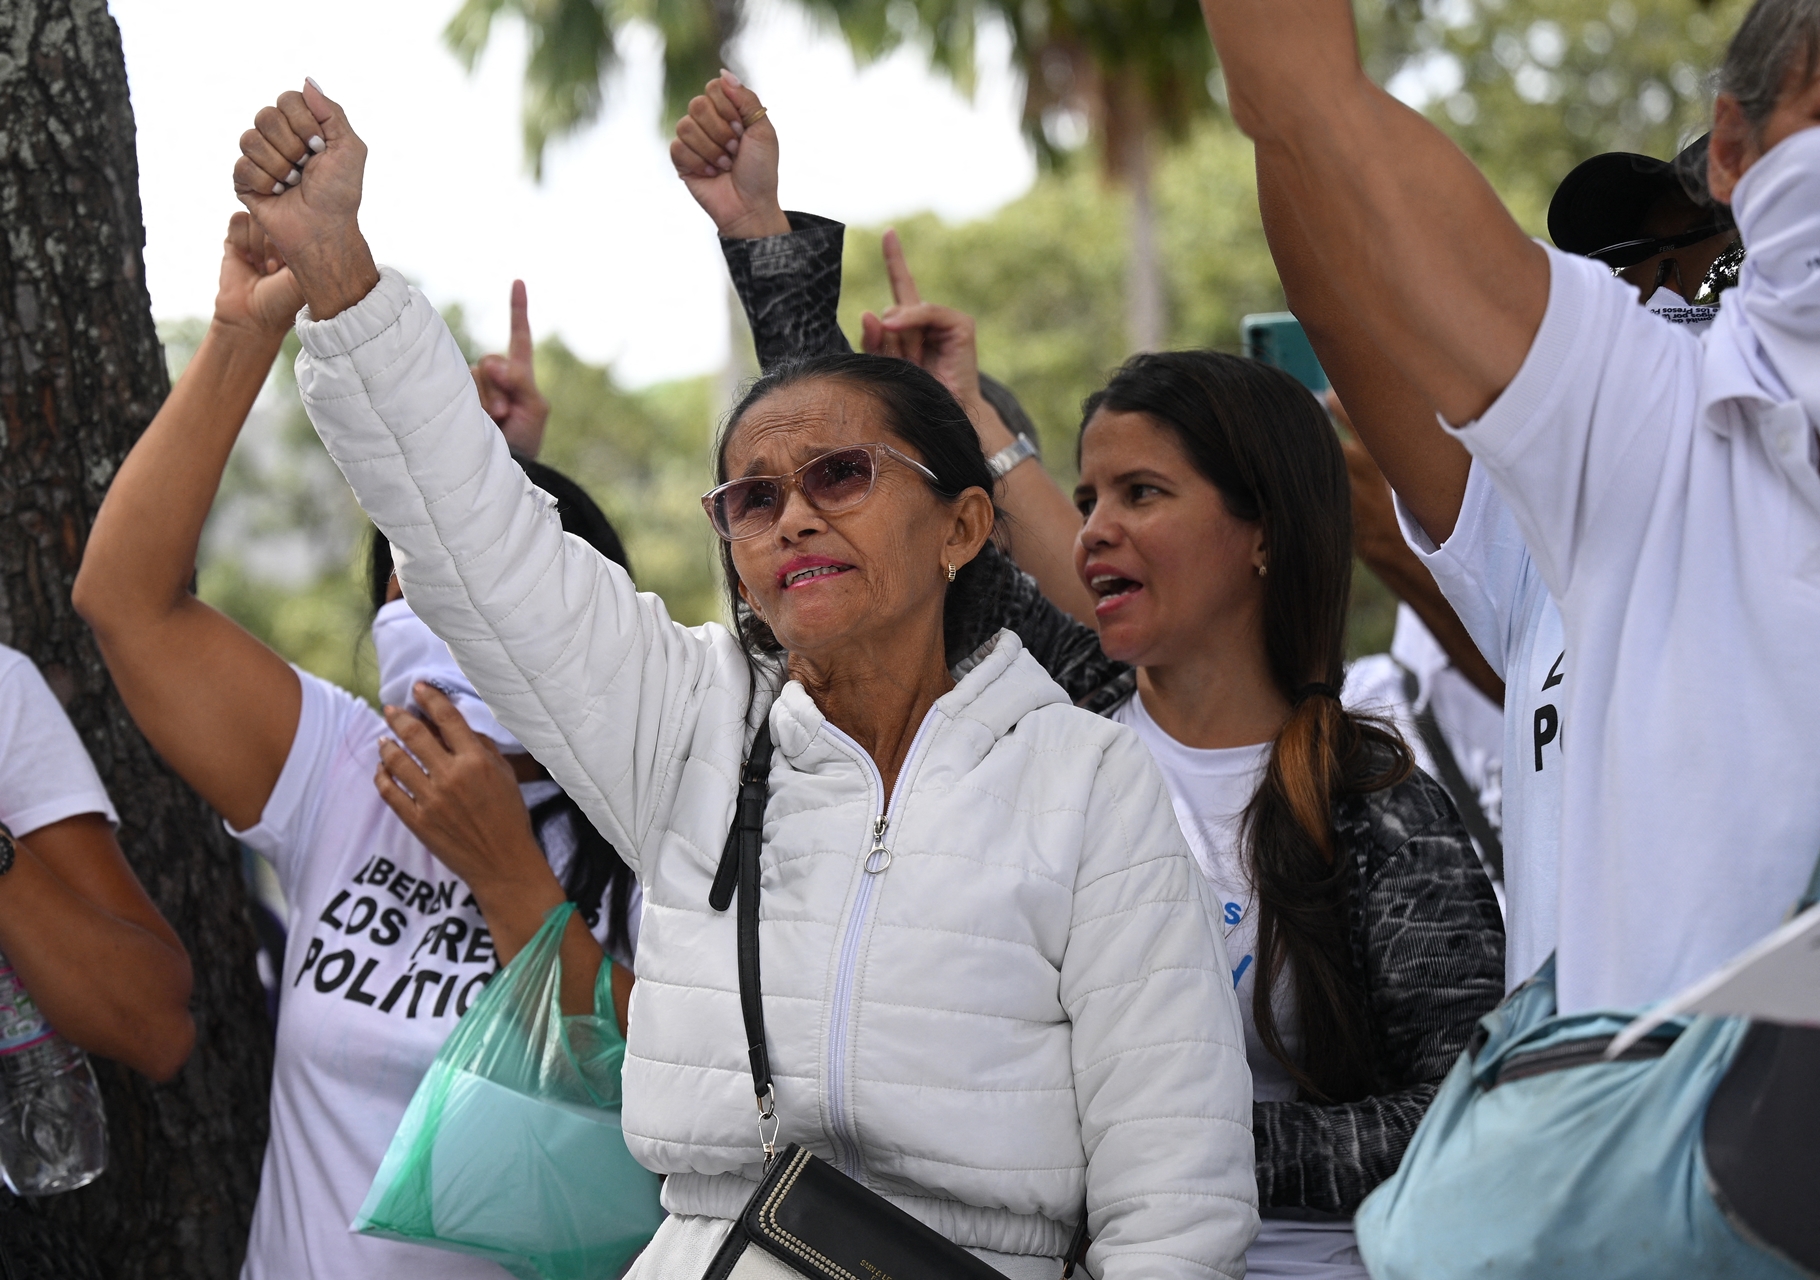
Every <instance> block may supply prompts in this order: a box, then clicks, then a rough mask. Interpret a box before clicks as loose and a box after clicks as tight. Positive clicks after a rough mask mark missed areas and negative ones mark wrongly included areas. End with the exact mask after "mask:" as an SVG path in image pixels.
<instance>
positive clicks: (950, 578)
mask: <svg viewBox="0 0 1820 1280" xmlns="http://www.w3.org/2000/svg"><path fill="white" fill-rule="evenodd" d="M959 572H960V570H959V569H956V568H955V567H954V566H953V565H949V566H948V581H950V582H953V581H954V575H955V574H957V573H959Z"/></svg>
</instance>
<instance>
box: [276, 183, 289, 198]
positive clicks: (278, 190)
mask: <svg viewBox="0 0 1820 1280" xmlns="http://www.w3.org/2000/svg"><path fill="white" fill-rule="evenodd" d="M289 190H290V188H289V187H287V186H285V185H284V183H282V182H274V183H273V184H272V194H273V195H275V196H281V195H283V194H284V193H285V192H287V191H289Z"/></svg>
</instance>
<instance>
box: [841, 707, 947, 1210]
mask: <svg viewBox="0 0 1820 1280" xmlns="http://www.w3.org/2000/svg"><path fill="white" fill-rule="evenodd" d="M934 717H935V709H934V708H933V707H931V708H930V710H929V714H928V715H926V716H924V717H923V722H922V724H921V725H919V726H918V727H917V730H916V737H915V738H913V739H911V742H910V752H909V754H908V755H906V756H905V757H904V764H903V767H902V768H901V769H899V770H898V771H897V790H896V791H895V792H894V793H893V794H892V796H891V800H890V803H889V804H887V805H886V806H885V808H884V809H883V810H882V811H881V812H880V813H879V815H878V816H877V817H876V818H874V819H873V820H872V847H871V848H870V849H869V850H867V851H866V874H865V875H864V876H862V877H861V878H860V883H859V892H858V893H856V894H855V895H854V898H853V910H852V911H851V912H850V913H849V914H848V916H847V925H846V929H845V930H844V931H843V932H842V934H841V944H840V963H839V966H838V967H837V968H836V970H835V975H834V1009H833V1016H832V1017H831V1018H830V1019H829V1022H828V1119H829V1122H830V1125H831V1127H832V1129H833V1135H834V1154H835V1158H836V1160H837V1161H838V1162H839V1165H840V1170H841V1172H842V1173H844V1174H846V1175H847V1176H848V1177H849V1178H852V1179H853V1180H854V1181H855V1182H863V1181H864V1174H865V1161H864V1160H863V1159H862V1158H861V1155H860V1149H859V1141H858V1139H857V1138H855V1137H854V1136H853V1132H852V1122H851V1120H850V1119H849V1114H848V1112H849V1108H848V1098H847V1037H848V1034H849V1031H850V1029H851V1027H852V1023H853V998H854V994H853V982H854V977H855V973H854V971H855V970H856V969H857V968H858V967H859V944H860V939H861V938H862V937H863V936H864V935H865V932H866V919H867V917H868V916H869V915H870V914H871V912H872V899H873V896H874V894H875V892H876V890H877V886H878V881H879V877H880V876H881V875H882V874H883V873H884V871H885V869H886V868H887V867H889V866H890V865H891V850H890V849H888V848H886V847H885V832H886V831H887V830H889V829H890V826H891V817H892V815H893V814H895V813H896V812H897V804H898V801H899V800H901V799H902V798H903V795H904V792H905V791H906V789H907V787H906V785H905V784H906V783H907V781H908V780H909V778H910V773H911V765H912V764H914V763H915V761H916V757H917V752H918V751H920V750H921V749H922V745H923V736H924V734H926V733H927V732H928V730H929V725H930V722H931V721H932V720H933V719H934ZM823 728H825V729H826V730H827V731H828V732H829V733H831V734H833V735H834V736H835V737H836V738H838V739H839V740H841V741H843V742H845V743H846V744H847V745H848V746H849V747H851V748H852V749H853V754H854V755H855V756H857V757H858V758H859V761H860V764H861V765H863V766H864V767H865V769H866V771H867V772H868V773H869V774H870V775H871V777H872V782H873V784H874V785H875V786H876V787H877V788H878V792H877V794H878V795H879V797H880V798H881V799H883V797H884V794H885V778H884V775H883V774H881V773H880V772H879V771H878V765H876V764H875V763H873V760H872V757H871V756H870V755H869V754H867V752H866V749H865V748H864V747H862V746H860V745H859V743H857V742H855V741H854V740H853V739H852V738H850V737H848V736H847V735H846V734H845V733H842V732H841V731H840V730H839V729H837V728H835V726H834V725H832V724H828V723H826V722H823Z"/></svg>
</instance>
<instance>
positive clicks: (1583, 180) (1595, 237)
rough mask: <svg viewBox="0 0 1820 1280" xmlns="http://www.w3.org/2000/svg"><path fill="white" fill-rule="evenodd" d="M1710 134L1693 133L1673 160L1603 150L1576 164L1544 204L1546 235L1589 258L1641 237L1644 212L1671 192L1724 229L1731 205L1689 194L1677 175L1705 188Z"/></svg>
mask: <svg viewBox="0 0 1820 1280" xmlns="http://www.w3.org/2000/svg"><path fill="white" fill-rule="evenodd" d="M1711 136H1712V135H1711V134H1705V135H1703V136H1701V137H1699V138H1696V139H1695V140H1694V141H1693V142H1691V143H1689V144H1688V145H1687V147H1686V148H1685V149H1684V150H1683V151H1682V152H1681V154H1680V155H1678V156H1676V157H1675V158H1674V159H1673V160H1658V159H1656V158H1655V157H1654V156H1640V155H1636V154H1635V153H1633V152H1629V151H1608V152H1606V153H1605V154H1604V155H1599V156H1594V157H1593V158H1592V159H1590V160H1587V161H1585V162H1584V163H1582V164H1580V165H1579V166H1577V167H1576V168H1575V169H1574V171H1573V172H1572V173H1570V174H1568V175H1567V176H1566V177H1565V178H1563V179H1562V180H1561V185H1560V186H1558V187H1556V188H1555V196H1554V199H1553V200H1551V201H1549V203H1548V234H1549V235H1550V236H1551V237H1552V238H1553V239H1554V242H1555V247H1556V248H1558V249H1561V250H1562V251H1564V252H1566V253H1577V254H1580V255H1582V256H1586V257H1591V256H1593V255H1595V254H1598V253H1599V251H1600V250H1602V249H1606V248H1608V247H1610V246H1612V245H1618V244H1623V243H1625V242H1627V241H1636V240H1641V239H1643V238H1644V237H1645V235H1646V233H1645V232H1644V230H1643V221H1644V219H1645V218H1647V217H1648V216H1649V211H1650V210H1651V209H1653V208H1654V207H1655V206H1656V202H1657V201H1659V200H1661V199H1663V198H1664V197H1665V196H1672V195H1679V196H1681V197H1682V198H1683V199H1685V200H1688V201H1689V202H1690V203H1692V204H1693V205H1694V206H1695V207H1696V208H1700V207H1705V208H1707V209H1709V210H1710V211H1711V213H1712V215H1713V216H1712V219H1711V222H1712V224H1713V227H1714V230H1715V231H1719V230H1724V229H1726V228H1729V227H1730V226H1731V225H1732V218H1731V212H1730V210H1728V209H1726V208H1725V206H1724V205H1717V204H1713V203H1712V202H1711V201H1710V200H1707V199H1705V198H1704V197H1703V196H1696V195H1694V194H1693V193H1690V192H1689V191H1688V189H1687V185H1686V184H1685V183H1683V182H1682V180H1681V175H1682V174H1687V175H1688V176H1689V177H1690V178H1693V177H1697V179H1698V180H1699V183H1700V187H1701V188H1702V189H1703V188H1704V187H1705V173H1706V143H1707V139H1708V138H1710V137H1711Z"/></svg>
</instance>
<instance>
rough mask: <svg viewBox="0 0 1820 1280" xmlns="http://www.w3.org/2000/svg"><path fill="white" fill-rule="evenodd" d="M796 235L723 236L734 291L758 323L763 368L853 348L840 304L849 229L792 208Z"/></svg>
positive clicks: (755, 330)
mask: <svg viewBox="0 0 1820 1280" xmlns="http://www.w3.org/2000/svg"><path fill="white" fill-rule="evenodd" d="M785 216H786V217H787V218H789V219H790V233H789V234H788V235H781V236H761V237H759V238H758V239H756V240H729V239H727V238H726V237H725V236H723V237H721V242H720V251H721V254H722V255H723V256H724V257H725V258H726V259H727V272H728V274H729V275H731V276H732V277H733V289H734V291H735V292H736V293H738V294H739V302H740V305H741V306H742V307H744V308H745V310H746V322H747V323H748V324H750V325H751V326H752V345H753V346H754V347H755V348H756V349H757V352H758V367H759V368H761V369H764V370H767V371H769V370H770V369H771V368H772V367H773V366H775V365H778V364H781V363H782V362H784V361H785V360H792V359H801V358H802V357H804V356H819V355H824V354H826V353H828V352H831V351H851V350H852V349H853V348H852V347H851V346H850V345H849V344H848V342H847V335H846V334H844V333H842V332H841V330H840V322H839V320H838V319H837V317H836V315H835V313H836V311H837V310H838V309H839V307H840V265H841V245H842V242H843V240H844V239H845V237H846V234H847V228H846V227H845V226H844V225H843V224H841V223H839V222H834V221H831V220H830V219H827V218H818V217H816V216H815V215H814V214H812V213H788V214H785Z"/></svg>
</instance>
